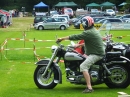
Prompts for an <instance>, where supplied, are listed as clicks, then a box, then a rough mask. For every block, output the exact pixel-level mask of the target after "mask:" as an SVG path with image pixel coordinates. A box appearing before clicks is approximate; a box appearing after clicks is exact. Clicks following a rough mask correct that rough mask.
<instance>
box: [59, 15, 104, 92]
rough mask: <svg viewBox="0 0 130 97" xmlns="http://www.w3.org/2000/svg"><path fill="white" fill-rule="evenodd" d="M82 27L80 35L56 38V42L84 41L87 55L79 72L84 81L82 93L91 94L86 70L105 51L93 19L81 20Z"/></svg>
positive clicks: (101, 56) (85, 18)
mask: <svg viewBox="0 0 130 97" xmlns="http://www.w3.org/2000/svg"><path fill="white" fill-rule="evenodd" d="M82 25H83V28H84V31H83V32H82V33H80V34H75V35H70V36H67V37H63V38H58V40H57V41H62V40H84V44H85V54H86V55H87V59H86V60H85V61H84V62H83V63H81V65H80V71H81V72H83V75H84V78H85V80H86V89H85V90H84V91H83V92H82V93H91V92H93V91H94V90H93V89H92V86H91V82H90V75H89V73H88V70H89V68H90V66H91V65H92V64H93V63H95V62H97V61H98V60H100V59H102V58H103V56H104V54H105V50H104V46H103V42H102V38H101V35H100V33H98V31H97V30H96V28H94V20H93V18H92V17H89V16H86V17H84V18H83V19H82Z"/></svg>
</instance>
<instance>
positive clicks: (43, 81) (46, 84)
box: [34, 65, 59, 89]
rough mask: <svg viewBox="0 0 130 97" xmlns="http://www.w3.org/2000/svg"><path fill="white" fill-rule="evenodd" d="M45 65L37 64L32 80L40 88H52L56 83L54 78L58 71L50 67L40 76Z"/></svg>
mask: <svg viewBox="0 0 130 97" xmlns="http://www.w3.org/2000/svg"><path fill="white" fill-rule="evenodd" d="M45 68H46V66H43V65H38V66H37V68H36V69H35V72H34V82H35V84H36V86H37V87H38V88H40V89H53V88H54V87H55V86H56V85H57V83H54V79H55V78H57V77H58V75H59V74H58V71H57V70H56V69H55V68H53V67H51V68H49V69H48V71H47V74H45V76H42V74H43V73H44V71H45Z"/></svg>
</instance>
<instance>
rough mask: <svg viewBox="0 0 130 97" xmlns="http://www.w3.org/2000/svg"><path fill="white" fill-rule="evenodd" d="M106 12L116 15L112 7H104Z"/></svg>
mask: <svg viewBox="0 0 130 97" xmlns="http://www.w3.org/2000/svg"><path fill="white" fill-rule="evenodd" d="M106 13H107V14H110V15H111V16H115V15H116V13H115V11H114V10H113V9H106Z"/></svg>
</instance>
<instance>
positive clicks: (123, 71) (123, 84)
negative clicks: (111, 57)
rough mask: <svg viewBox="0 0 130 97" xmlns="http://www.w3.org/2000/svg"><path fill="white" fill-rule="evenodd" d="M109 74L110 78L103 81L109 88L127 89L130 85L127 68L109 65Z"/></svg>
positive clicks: (129, 74)
mask: <svg viewBox="0 0 130 97" xmlns="http://www.w3.org/2000/svg"><path fill="white" fill-rule="evenodd" d="M109 70H110V72H111V75H110V76H107V78H106V79H105V84H106V85H107V86H108V87H109V88H127V87H128V86H129V84H130V72H129V68H128V67H127V66H125V65H124V64H122V65H115V64H113V65H111V66H110V67H109Z"/></svg>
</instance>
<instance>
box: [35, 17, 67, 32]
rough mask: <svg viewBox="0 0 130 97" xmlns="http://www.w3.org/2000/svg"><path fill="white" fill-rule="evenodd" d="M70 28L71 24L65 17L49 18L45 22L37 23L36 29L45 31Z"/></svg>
mask: <svg viewBox="0 0 130 97" xmlns="http://www.w3.org/2000/svg"><path fill="white" fill-rule="evenodd" d="M68 27H69V23H68V21H67V19H66V18H64V17H56V18H52V17H51V18H48V19H46V20H44V21H43V22H39V23H36V24H35V25H34V28H35V29H37V30H43V29H60V30H65V29H66V28H68Z"/></svg>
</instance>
